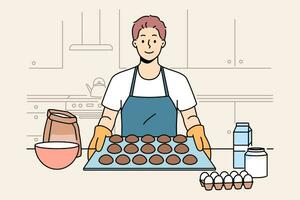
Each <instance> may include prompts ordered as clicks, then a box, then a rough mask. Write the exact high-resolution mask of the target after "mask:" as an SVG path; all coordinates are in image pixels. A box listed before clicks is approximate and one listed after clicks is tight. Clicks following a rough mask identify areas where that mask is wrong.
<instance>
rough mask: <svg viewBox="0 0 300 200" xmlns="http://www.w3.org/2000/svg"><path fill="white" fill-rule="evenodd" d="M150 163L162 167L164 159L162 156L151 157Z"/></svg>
mask: <svg viewBox="0 0 300 200" xmlns="http://www.w3.org/2000/svg"><path fill="white" fill-rule="evenodd" d="M149 161H150V163H151V164H152V165H160V164H162V163H163V162H164V158H163V157H162V156H161V155H158V154H155V155H153V156H151V157H150V160H149Z"/></svg>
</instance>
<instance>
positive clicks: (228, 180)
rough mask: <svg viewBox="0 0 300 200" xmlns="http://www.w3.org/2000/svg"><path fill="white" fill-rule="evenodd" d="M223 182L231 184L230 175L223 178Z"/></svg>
mask: <svg viewBox="0 0 300 200" xmlns="http://www.w3.org/2000/svg"><path fill="white" fill-rule="evenodd" d="M224 182H225V183H232V182H233V178H232V177H231V176H230V175H227V176H225V178H224Z"/></svg>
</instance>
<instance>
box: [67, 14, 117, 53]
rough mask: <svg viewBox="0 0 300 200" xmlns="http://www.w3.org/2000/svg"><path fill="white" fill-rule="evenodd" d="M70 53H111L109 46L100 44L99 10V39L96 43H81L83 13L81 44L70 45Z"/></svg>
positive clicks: (111, 48)
mask: <svg viewBox="0 0 300 200" xmlns="http://www.w3.org/2000/svg"><path fill="white" fill-rule="evenodd" d="M69 50H70V51H112V50H113V46H112V45H111V44H104V43H102V42H101V10H99V39H98V43H95V44H85V43H84V42H83V12H81V43H79V44H71V45H70V47H69Z"/></svg>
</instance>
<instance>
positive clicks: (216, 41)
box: [188, 12, 234, 68]
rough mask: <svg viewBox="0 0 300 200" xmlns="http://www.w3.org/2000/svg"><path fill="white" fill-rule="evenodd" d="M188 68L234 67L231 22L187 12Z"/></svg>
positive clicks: (230, 20) (227, 19) (225, 19)
mask: <svg viewBox="0 0 300 200" xmlns="http://www.w3.org/2000/svg"><path fill="white" fill-rule="evenodd" d="M188 18H189V20H188V24H189V25H188V29H189V30H188V33H189V37H188V44H189V48H188V68H202V67H203V68H206V67H211V68H215V67H216V68H219V67H234V48H233V45H234V35H233V31H234V30H233V28H234V24H233V20H232V19H230V18H223V19H222V18H217V17H214V16H209V17H207V16H202V15H201V14H198V13H196V12H189V17H188Z"/></svg>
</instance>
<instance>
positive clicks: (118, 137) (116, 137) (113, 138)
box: [109, 135, 123, 143]
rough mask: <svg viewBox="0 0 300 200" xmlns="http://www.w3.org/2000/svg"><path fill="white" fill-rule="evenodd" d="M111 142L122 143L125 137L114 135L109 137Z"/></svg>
mask: <svg viewBox="0 0 300 200" xmlns="http://www.w3.org/2000/svg"><path fill="white" fill-rule="evenodd" d="M109 141H110V142H111V143H120V142H122V141H123V138H122V137H121V136H120V135H113V136H111V137H110V138H109Z"/></svg>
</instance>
